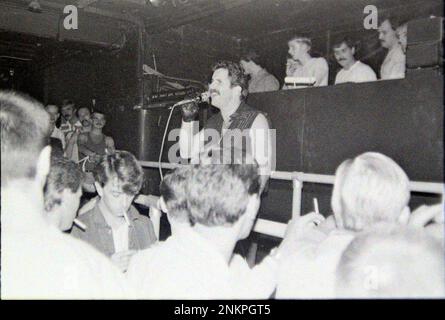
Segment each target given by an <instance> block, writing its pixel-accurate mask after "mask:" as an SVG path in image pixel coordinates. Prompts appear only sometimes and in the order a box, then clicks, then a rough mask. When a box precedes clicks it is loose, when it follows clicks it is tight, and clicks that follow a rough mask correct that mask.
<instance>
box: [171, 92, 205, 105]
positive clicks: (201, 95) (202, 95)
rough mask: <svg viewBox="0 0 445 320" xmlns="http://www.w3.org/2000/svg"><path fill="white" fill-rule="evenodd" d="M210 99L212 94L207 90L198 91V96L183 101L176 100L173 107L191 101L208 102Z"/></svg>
mask: <svg viewBox="0 0 445 320" xmlns="http://www.w3.org/2000/svg"><path fill="white" fill-rule="evenodd" d="M209 99H210V94H209V92H208V91H205V92H201V93H198V94H197V95H196V97H194V98H191V99H186V100H181V101H179V102H176V103H175V104H174V105H173V108H174V107H179V106H182V105H184V104H189V103H200V102H208V101H209Z"/></svg>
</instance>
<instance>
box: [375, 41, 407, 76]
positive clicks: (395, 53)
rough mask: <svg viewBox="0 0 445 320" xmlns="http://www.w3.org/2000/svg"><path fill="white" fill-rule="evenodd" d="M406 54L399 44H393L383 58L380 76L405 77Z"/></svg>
mask: <svg viewBox="0 0 445 320" xmlns="http://www.w3.org/2000/svg"><path fill="white" fill-rule="evenodd" d="M405 70H406V56H405V54H404V53H403V50H402V47H401V46H400V45H395V46H394V47H393V48H391V50H389V51H388V54H387V55H386V57H385V60H383V63H382V66H381V67H380V78H381V79H384V80H389V79H401V78H405Z"/></svg>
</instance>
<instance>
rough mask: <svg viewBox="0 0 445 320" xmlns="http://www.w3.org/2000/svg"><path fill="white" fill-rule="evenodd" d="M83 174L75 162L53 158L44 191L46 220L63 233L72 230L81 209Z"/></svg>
mask: <svg viewBox="0 0 445 320" xmlns="http://www.w3.org/2000/svg"><path fill="white" fill-rule="evenodd" d="M82 182H83V174H82V171H80V169H79V167H78V166H77V164H76V163H74V162H73V161H70V160H68V159H65V158H63V157H52V158H51V168H50V170H49V174H48V178H47V179H46V185H45V190H44V201H45V212H46V215H45V216H46V219H47V220H48V221H49V222H50V223H51V224H53V225H54V226H56V227H57V228H58V229H60V230H62V231H67V230H69V229H71V227H72V225H73V221H74V218H75V217H76V214H77V209H79V202H80V196H81V195H82Z"/></svg>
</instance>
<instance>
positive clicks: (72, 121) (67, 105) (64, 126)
mask: <svg viewBox="0 0 445 320" xmlns="http://www.w3.org/2000/svg"><path fill="white" fill-rule="evenodd" d="M75 110H76V107H75V104H74V102H73V101H71V100H69V99H64V100H63V102H62V107H61V112H60V113H61V114H62V121H61V124H60V130H61V131H62V132H63V134H64V135H65V138H66V136H67V134H68V133H70V132H73V131H74V130H75V125H76V123H77V121H78V119H77V117H76V115H75Z"/></svg>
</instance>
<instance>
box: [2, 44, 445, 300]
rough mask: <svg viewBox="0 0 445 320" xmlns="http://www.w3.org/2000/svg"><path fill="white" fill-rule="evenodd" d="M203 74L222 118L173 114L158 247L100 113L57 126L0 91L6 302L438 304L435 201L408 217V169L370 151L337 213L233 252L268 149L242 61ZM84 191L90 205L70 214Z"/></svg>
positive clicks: (341, 192) (137, 182)
mask: <svg viewBox="0 0 445 320" xmlns="http://www.w3.org/2000/svg"><path fill="white" fill-rule="evenodd" d="M302 43H303V44H305V45H306V46H307V42H304V41H303V42H302ZM336 48H338V53H336V55H338V59H339V60H342V61H344V64H345V66H346V65H349V66H350V63H351V61H350V60H349V59H347V58H346V59H343V58H341V57H345V56H346V54H345V52H346V51H348V49H347V48H349V47H348V44H347V43H339V44H337V45H336ZM294 50H295V51H298V50H297V49H296V48H294V49H292V51H294ZM350 53H352V54H353V50H352V51H350ZM306 58H308V59H312V58H311V57H310V56H308V55H307V53H306ZM340 58H341V59H340ZM313 61H314V62H312V63H311V64H310V65H320V66H321V65H324V62H323V61H322V60H313ZM301 62H302V63H303V64H305V63H306V62H307V61H306V60H304V59H303V60H302V61H301ZM244 68H247V69H249V70H250V71H249V72H251V73H257V71H258V69H256V68H255V67H253V65H248V64H247V66H246V65H245V66H244ZM356 68H357V70H362V69H363V70H367V69H366V66H365V65H360V64H359V65H358V66H357V67H356ZM212 70H213V75H212V80H211V83H210V84H209V94H210V97H211V103H212V105H214V106H215V107H216V108H218V109H219V110H220V113H217V114H216V115H214V116H213V117H212V118H210V119H209V121H207V123H206V125H205V126H204V128H202V130H201V131H199V132H198V131H197V127H196V126H197V122H196V121H194V120H195V119H196V118H197V114H198V110H197V106H196V105H195V104H193V103H190V104H187V105H184V106H182V108H181V109H182V124H181V132H180V141H179V144H180V153H181V156H182V157H183V158H185V159H190V164H187V165H181V166H179V167H178V168H176V169H174V170H172V171H171V172H169V173H168V174H167V175H166V176H165V177H164V179H163V180H162V182H161V185H160V195H161V197H160V200H159V207H160V208H161V209H162V211H163V212H165V213H166V215H167V218H168V221H169V223H170V226H171V236H170V237H168V238H167V239H166V240H165V241H159V240H158V239H157V237H156V232H155V230H154V227H153V223H152V222H151V221H150V219H149V218H148V217H147V216H145V215H142V214H140V213H139V212H138V210H137V209H136V208H135V207H134V206H133V205H132V203H133V200H134V198H135V196H136V195H137V194H138V193H139V192H140V189H141V186H142V181H143V171H142V168H141V166H140V164H139V162H138V161H137V159H136V158H135V156H134V155H133V154H131V153H130V152H128V151H123V150H116V149H115V146H114V141H113V139H112V138H110V137H108V136H105V135H104V133H103V131H102V130H103V127H104V125H105V116H104V114H102V113H99V112H97V111H95V112H93V113H91V112H90V110H88V109H86V108H79V109H78V110H77V111H76V110H75V108H74V104H73V102H72V101H64V103H63V104H62V107H61V124H60V126H57V125H56V122H57V121H59V118H60V115H59V112H58V108H57V106H55V105H48V106H46V107H44V106H42V105H41V104H40V103H39V102H38V101H36V100H34V99H32V98H29V97H27V96H25V95H23V94H20V93H17V92H0V107H1V110H0V121H1V208H2V214H1V226H2V242H1V243H2V257H1V259H2V261H1V263H2V269H1V290H2V298H8V299H17V298H45V299H47V298H56V299H65V298H75V299H81V298H85V299H91V298H93V299H118V298H122V299H132V298H148V299H267V298H277V299H282V298H344V297H353V298H356V297H360V298H363V297H366V298H370V297H444V296H445V274H444V255H443V254H444V245H443V240H444V229H443V228H444V216H443V207H442V204H437V205H435V206H422V207H420V208H418V209H416V210H414V211H413V212H411V210H410V208H409V207H408V203H409V200H410V187H409V179H408V177H407V175H406V173H405V172H404V171H403V169H402V168H401V167H400V166H399V165H398V164H397V163H396V162H395V161H393V160H392V159H390V158H389V157H387V156H385V155H383V154H380V153H376V152H366V153H364V154H361V155H358V156H357V157H355V158H353V159H348V160H345V161H344V162H343V163H341V164H340V166H339V167H338V169H337V171H336V173H335V184H334V188H333V192H332V199H331V205H332V211H333V213H334V214H333V215H332V216H328V215H321V214H320V213H316V212H311V213H308V214H305V215H302V216H300V217H295V218H293V219H292V220H290V221H289V223H288V225H287V229H286V233H285V235H284V237H283V239H282V241H281V242H280V244H279V245H278V246H277V247H276V248H274V249H273V250H272V251H270V253H269V254H268V255H267V256H266V257H265V258H264V259H263V260H262V261H261V262H260V263H258V264H254V265H252V264H249V263H248V262H247V261H246V259H245V258H244V257H242V256H240V255H239V254H237V253H235V247H236V245H237V243H239V242H240V241H241V240H243V239H246V238H247V237H248V236H249V235H250V233H251V231H252V228H253V226H254V223H255V220H256V217H257V213H258V210H259V207H260V204H261V196H262V194H263V193H264V192H265V191H267V188H268V178H269V176H270V172H271V170H272V169H273V164H272V162H273V161H272V153H273V152H275V150H274V148H273V147H272V142H271V138H270V136H269V135H268V134H269V131H270V130H269V129H270V128H271V124H270V120H269V118H268V115H267V114H265V113H263V112H260V111H258V110H256V109H255V108H253V107H251V106H249V105H248V104H247V103H246V101H245V100H246V97H247V94H248V91H249V88H250V87H249V84H248V81H247V77H246V74H245V73H244V70H243V67H242V66H241V65H240V64H238V63H234V62H230V61H220V62H218V63H216V64H215V65H214V66H213V69H212ZM255 70H256V71H255ZM368 71H369V70H368ZM369 77H372V74H371V73H369ZM262 78H263V79H265V80H264V81H258V82H257V83H271V84H273V85H274V86H276V85H277V82H276V81H274V80H273V79H272V78H270V77H269V76H268V75H267V74H264V73H263V75H262ZM324 79H325V78H324V77H321V78H319V81H320V83H322V82H323V81H325V80H324ZM206 130H213V131H215V132H217V133H218V134H220V138H219V139H209V135H207V134H206ZM196 132H197V133H196ZM243 132H245V133H247V134H244V133H243ZM51 138H52V139H51ZM210 138H211V137H210ZM232 138H235V141H238V143H239V144H236V145H233V139H232ZM237 138H239V139H237ZM63 140H65V141H63ZM55 141H56V142H58V143H57V144H56V143H55ZM74 146H77V147H76V148H77V149H76V148H74ZM57 148H59V151H58V152H55V150H57ZM76 150H77V151H76ZM82 158H86V159H82ZM85 161H86V162H85ZM86 163H87V164H88V165H86ZM82 190H86V191H88V192H90V193H91V192H94V193H95V197H93V198H91V197H90V198H91V199H90V201H89V202H87V203H85V204H84V205H83V206H82V208H81V209H79V205H80V198H81V195H82ZM73 224H74V225H73Z"/></svg>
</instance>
